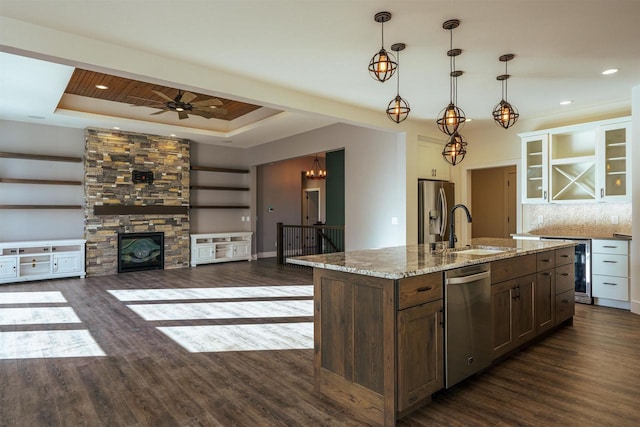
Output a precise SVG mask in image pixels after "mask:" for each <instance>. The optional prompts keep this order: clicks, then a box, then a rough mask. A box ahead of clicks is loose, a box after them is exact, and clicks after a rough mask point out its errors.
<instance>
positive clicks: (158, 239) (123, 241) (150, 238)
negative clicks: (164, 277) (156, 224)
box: [118, 233, 164, 273]
mask: <svg viewBox="0 0 640 427" xmlns="http://www.w3.org/2000/svg"><path fill="white" fill-rule="evenodd" d="M163 268H164V233H118V273H128V272H131V271H143V270H161V269H163Z"/></svg>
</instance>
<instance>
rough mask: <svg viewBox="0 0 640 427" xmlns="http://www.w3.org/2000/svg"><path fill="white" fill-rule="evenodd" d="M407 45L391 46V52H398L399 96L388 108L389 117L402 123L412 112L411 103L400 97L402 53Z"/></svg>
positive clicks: (397, 44) (397, 76)
mask: <svg viewBox="0 0 640 427" xmlns="http://www.w3.org/2000/svg"><path fill="white" fill-rule="evenodd" d="M405 47H407V45H405V44H404V43H396V44H393V45H391V50H392V51H394V52H398V72H397V73H396V78H397V79H398V85H397V92H396V93H397V95H396V97H395V98H394V99H392V100H391V102H390V103H389V105H388V106H387V117H389V119H391V121H393V122H396V123H400V122H401V121H403V120H405V119H406V118H407V117H408V116H409V111H411V107H409V103H408V102H407V100H406V99H402V97H401V96H400V51H402V50H404V49H405Z"/></svg>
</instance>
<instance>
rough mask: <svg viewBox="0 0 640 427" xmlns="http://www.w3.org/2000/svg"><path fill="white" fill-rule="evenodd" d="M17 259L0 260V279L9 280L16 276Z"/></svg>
mask: <svg viewBox="0 0 640 427" xmlns="http://www.w3.org/2000/svg"><path fill="white" fill-rule="evenodd" d="M17 267H18V259H17V258H16V257H2V258H0V279H11V278H13V277H17V275H18V268H17Z"/></svg>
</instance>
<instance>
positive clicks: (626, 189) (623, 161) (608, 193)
mask: <svg viewBox="0 0 640 427" xmlns="http://www.w3.org/2000/svg"><path fill="white" fill-rule="evenodd" d="M630 138H631V124H630V123H629V122H622V123H615V124H611V125H607V126H601V127H600V128H599V135H598V142H599V143H598V177H599V178H600V179H599V181H598V188H597V190H598V195H597V196H598V199H599V200H601V201H602V200H606V201H628V200H630V199H631V197H630V195H631V191H630V186H631V175H630V170H629V166H630V165H629V163H630V161H631V155H630V151H631V143H630V142H629V139H630Z"/></svg>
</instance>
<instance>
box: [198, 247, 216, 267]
mask: <svg viewBox="0 0 640 427" xmlns="http://www.w3.org/2000/svg"><path fill="white" fill-rule="evenodd" d="M195 251H196V259H195V262H196V263H206V262H211V261H213V259H214V257H213V243H200V244H198V245H196V247H195Z"/></svg>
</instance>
